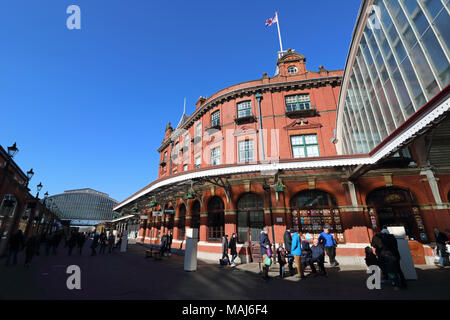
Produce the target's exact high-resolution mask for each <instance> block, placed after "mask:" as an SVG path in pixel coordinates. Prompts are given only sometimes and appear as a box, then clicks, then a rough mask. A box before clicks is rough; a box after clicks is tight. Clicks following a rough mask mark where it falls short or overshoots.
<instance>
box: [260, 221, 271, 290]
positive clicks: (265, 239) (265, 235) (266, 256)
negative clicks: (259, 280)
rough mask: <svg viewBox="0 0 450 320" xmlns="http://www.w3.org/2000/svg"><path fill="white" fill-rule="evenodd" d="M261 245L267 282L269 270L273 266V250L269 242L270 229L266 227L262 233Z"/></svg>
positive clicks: (264, 275)
mask: <svg viewBox="0 0 450 320" xmlns="http://www.w3.org/2000/svg"><path fill="white" fill-rule="evenodd" d="M259 245H260V252H261V256H262V261H263V279H264V280H266V281H267V280H268V279H269V268H270V265H271V264H272V259H270V258H271V257H272V250H271V244H270V240H269V227H264V228H263V230H262V231H261V234H260V235H259Z"/></svg>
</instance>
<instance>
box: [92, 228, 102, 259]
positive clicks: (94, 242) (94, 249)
mask: <svg viewBox="0 0 450 320" xmlns="http://www.w3.org/2000/svg"><path fill="white" fill-rule="evenodd" d="M99 240H100V236H99V235H98V234H97V233H95V235H94V239H92V244H91V250H92V251H91V256H96V255H97V247H98V242H99Z"/></svg>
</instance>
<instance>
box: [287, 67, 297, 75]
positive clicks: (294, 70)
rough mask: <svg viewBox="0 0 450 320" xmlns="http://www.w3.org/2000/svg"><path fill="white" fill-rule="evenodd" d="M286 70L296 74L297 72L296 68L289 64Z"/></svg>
mask: <svg viewBox="0 0 450 320" xmlns="http://www.w3.org/2000/svg"><path fill="white" fill-rule="evenodd" d="M287 71H288V72H289V74H296V73H297V72H298V69H297V67H296V66H290V67H289V68H288V69H287Z"/></svg>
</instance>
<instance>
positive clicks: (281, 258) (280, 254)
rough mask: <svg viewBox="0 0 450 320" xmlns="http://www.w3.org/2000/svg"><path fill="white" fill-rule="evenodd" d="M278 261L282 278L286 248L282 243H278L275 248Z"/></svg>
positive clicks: (282, 277)
mask: <svg viewBox="0 0 450 320" xmlns="http://www.w3.org/2000/svg"><path fill="white" fill-rule="evenodd" d="M277 257H278V263H279V265H280V278H281V279H284V266H285V265H286V249H285V248H284V247H283V244H282V243H279V244H278V249H277Z"/></svg>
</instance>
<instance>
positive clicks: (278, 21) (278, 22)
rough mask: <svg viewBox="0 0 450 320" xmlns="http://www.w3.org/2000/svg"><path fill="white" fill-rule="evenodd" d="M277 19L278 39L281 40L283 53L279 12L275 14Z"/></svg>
mask: <svg viewBox="0 0 450 320" xmlns="http://www.w3.org/2000/svg"><path fill="white" fill-rule="evenodd" d="M275 18H276V19H277V28H278V39H280V49H281V52H283V44H282V43H281V32H280V19H279V18H278V12H275Z"/></svg>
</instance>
